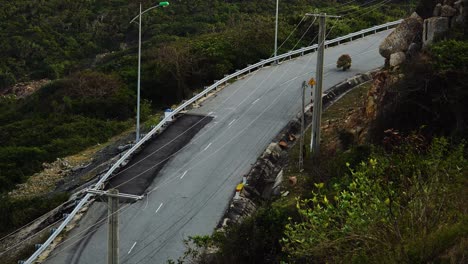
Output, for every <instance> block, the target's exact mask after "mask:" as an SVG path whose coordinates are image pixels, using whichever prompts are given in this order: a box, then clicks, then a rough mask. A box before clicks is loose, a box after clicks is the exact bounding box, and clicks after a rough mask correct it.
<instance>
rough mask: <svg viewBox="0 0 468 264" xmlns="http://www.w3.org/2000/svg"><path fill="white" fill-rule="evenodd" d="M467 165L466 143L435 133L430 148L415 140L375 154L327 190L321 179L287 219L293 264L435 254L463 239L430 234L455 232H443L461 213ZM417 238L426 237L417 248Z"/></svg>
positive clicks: (288, 247)
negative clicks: (452, 144) (441, 240)
mask: <svg viewBox="0 0 468 264" xmlns="http://www.w3.org/2000/svg"><path fill="white" fill-rule="evenodd" d="M467 165H468V163H467V160H466V158H465V157H464V146H463V145H460V146H458V147H454V148H451V147H450V146H449V144H448V142H447V140H445V139H435V140H434V141H433V143H432V145H431V147H430V148H429V149H428V151H427V153H425V154H422V153H420V151H419V150H415V149H413V148H412V147H411V146H408V147H407V148H405V151H401V152H400V151H398V152H392V153H383V152H382V153H376V152H374V153H373V154H372V155H371V158H370V159H368V161H367V162H362V163H361V164H360V165H359V166H357V167H356V169H350V174H349V175H348V176H346V177H345V179H344V180H340V181H336V182H334V183H333V184H332V185H331V186H330V187H328V188H324V187H322V186H323V185H321V184H317V185H316V188H315V190H314V191H313V192H312V197H311V198H306V199H298V201H297V209H298V212H299V214H300V215H301V218H300V219H301V220H300V221H290V222H289V223H288V224H287V225H286V229H285V237H284V238H283V239H282V246H283V248H282V249H283V252H284V253H285V254H287V255H288V256H289V260H290V261H292V262H294V263H296V262H297V263H302V262H304V263H310V262H335V263H336V262H343V261H347V260H351V259H353V260H355V261H356V262H357V263H359V262H361V261H363V260H366V261H369V262H372V263H378V262H382V261H383V260H385V262H401V261H403V262H408V261H409V262H411V263H413V261H411V260H414V259H415V257H416V258H422V259H426V260H427V259H432V257H434V256H433V255H430V253H429V252H432V253H431V254H436V255H437V254H438V253H437V252H439V253H441V252H445V250H446V249H447V248H449V247H450V246H451V245H453V244H455V243H457V242H456V241H457V240H454V241H452V243H451V244H444V245H442V244H440V243H439V244H438V242H437V240H436V239H433V238H431V237H434V236H435V237H441V235H443V236H445V237H446V239H452V238H453V237H454V235H455V233H456V232H448V233H447V232H446V233H444V234H440V235H437V232H439V230H440V228H441V227H444V226H447V225H448V226H451V225H454V224H456V223H458V222H459V219H460V217H463V211H460V210H459V208H460V206H463V200H460V199H457V196H458V195H460V193H463V191H462V189H460V188H462V186H463V185H462V184H463V181H464V180H463V179H464V177H466V168H467ZM416 216H417V217H416ZM465 233H466V232H461V233H457V235H455V236H457V237H458V238H457V239H458V240H459V239H460V238H461V237H466V234H465ZM428 239H429V240H428ZM431 239H432V240H431ZM417 241H428V242H427V243H425V244H418V246H417V247H416V246H415V245H414V243H416V242H417ZM429 241H433V242H429ZM410 245H412V246H410ZM409 248H411V250H410V249H409ZM415 250H416V251H415ZM423 262H425V261H424V260H423Z"/></svg>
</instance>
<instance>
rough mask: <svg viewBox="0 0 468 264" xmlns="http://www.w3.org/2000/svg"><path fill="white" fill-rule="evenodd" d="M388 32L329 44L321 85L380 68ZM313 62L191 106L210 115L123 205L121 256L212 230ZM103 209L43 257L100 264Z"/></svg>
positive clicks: (145, 259) (286, 65)
mask: <svg viewBox="0 0 468 264" xmlns="http://www.w3.org/2000/svg"><path fill="white" fill-rule="evenodd" d="M390 32H391V31H390V30H387V31H383V32H380V33H377V34H375V35H371V36H367V37H365V38H363V39H358V40H355V41H353V42H349V43H346V44H342V45H339V46H336V47H331V48H328V49H327V50H326V54H325V65H326V68H325V79H324V88H325V89H327V88H329V87H331V86H332V85H334V84H337V83H339V82H341V81H343V80H345V79H346V78H349V77H352V76H354V75H356V74H357V73H363V72H367V71H369V70H373V69H376V68H378V67H381V66H382V65H383V62H384V59H383V58H382V57H381V56H380V55H379V53H378V46H379V43H380V42H381V41H382V40H383V38H385V37H386V36H387V35H388V34H389V33H390ZM343 53H347V54H349V55H351V57H352V59H353V65H352V67H351V70H349V71H346V72H343V71H338V70H337V69H336V68H335V62H336V60H337V58H338V57H339V56H340V55H341V54H343ZM315 63H316V54H310V55H306V56H303V57H300V58H297V59H294V60H291V61H286V62H283V63H281V64H280V65H279V66H271V67H265V68H263V69H260V70H259V71H257V72H255V73H254V74H251V75H249V76H246V77H245V78H243V79H242V80H238V81H237V82H235V83H233V84H231V85H229V86H227V87H226V88H225V89H223V90H222V91H220V92H218V93H217V95H216V96H213V97H212V98H209V99H208V100H206V101H205V102H204V103H203V105H202V106H201V107H200V108H198V109H195V110H192V111H190V113H193V114H197V115H209V116H211V117H213V120H212V121H211V122H209V123H208V124H207V125H206V126H204V127H203V128H201V130H199V131H198V133H197V134H196V135H195V137H194V138H192V139H191V141H190V142H189V143H188V144H187V145H185V147H183V148H182V149H180V150H179V151H178V152H176V153H175V155H174V156H173V157H172V158H171V159H170V160H169V161H168V162H167V163H166V165H165V166H164V167H163V168H162V170H161V171H160V172H159V173H158V175H157V177H156V178H155V179H154V180H153V182H152V183H151V185H150V186H149V187H148V189H147V192H149V194H148V195H147V196H146V198H145V199H144V200H142V201H139V202H136V203H133V204H126V205H123V206H122V209H121V213H120V240H121V244H120V261H121V263H166V261H167V259H169V258H171V259H177V258H178V257H179V256H181V255H182V254H183V252H184V249H185V248H184V244H183V240H184V239H186V238H187V237H188V236H192V235H206V234H211V233H212V232H213V230H214V228H215V227H216V225H217V223H218V222H219V221H220V218H221V217H222V215H223V213H224V211H225V209H226V207H227V206H228V203H229V200H230V199H231V197H232V195H233V192H234V188H235V186H236V185H237V184H238V183H239V182H240V181H241V179H242V175H244V174H245V173H247V172H248V171H249V169H250V168H251V164H252V163H254V162H255V160H256V159H257V157H258V156H259V155H260V154H261V153H262V152H263V151H264V150H265V148H266V147H267V146H268V144H269V143H270V142H271V140H272V139H273V138H274V137H275V136H276V135H277V134H278V133H279V132H280V131H281V129H282V128H284V127H285V125H286V124H287V123H288V122H289V121H290V120H291V119H292V118H293V116H295V115H296V114H297V113H298V112H299V111H300V105H301V100H300V96H301V83H302V81H304V80H308V79H310V78H311V77H315ZM307 96H308V99H307V100H310V91H309V92H307ZM160 151H164V149H162V150H160ZM145 164H146V165H145V166H148V165H147V164H149V162H146V163H145ZM140 170H141V168H140ZM106 213H107V205H106V203H101V202H95V203H93V204H92V206H91V207H90V208H89V210H88V212H87V213H86V214H85V215H84V217H83V219H81V221H80V224H79V226H78V227H76V228H74V229H73V230H72V231H71V232H70V233H69V234H68V236H67V238H68V240H66V241H65V243H63V244H61V245H60V246H58V247H57V248H56V249H55V250H54V251H53V252H52V253H51V255H50V256H49V257H48V258H47V259H46V263H57V264H59V263H60V264H62V263H70V264H73V263H84V264H86V263H89V264H100V263H106V251H107V249H106V247H107V225H106V224H105V221H104V222H101V224H98V225H95V224H96V223H98V221H99V220H100V219H105V216H106ZM93 225H95V226H93ZM89 227H92V228H90V229H88V228H89Z"/></svg>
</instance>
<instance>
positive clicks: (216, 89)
mask: <svg viewBox="0 0 468 264" xmlns="http://www.w3.org/2000/svg"><path fill="white" fill-rule="evenodd" d="M218 81H219V80H214V83H217V82H218ZM218 87H219V86H218V85H216V87H215V91H218Z"/></svg>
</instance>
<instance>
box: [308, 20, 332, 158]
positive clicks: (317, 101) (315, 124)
mask: <svg viewBox="0 0 468 264" xmlns="http://www.w3.org/2000/svg"><path fill="white" fill-rule="evenodd" d="M306 15H308V16H314V17H318V18H319V26H320V29H319V35H318V36H319V38H318V54H317V68H316V80H317V85H316V89H315V92H314V108H313V116H312V136H311V139H310V151H311V152H312V154H313V155H318V153H319V151H320V123H321V121H322V93H323V61H324V57H325V38H326V36H325V32H326V23H325V22H326V18H327V17H335V18H338V17H339V16H330V15H327V14H325V13H320V14H306Z"/></svg>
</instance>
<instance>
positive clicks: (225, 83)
mask: <svg viewBox="0 0 468 264" xmlns="http://www.w3.org/2000/svg"><path fill="white" fill-rule="evenodd" d="M228 76H229V74H224V78H226V77H228ZM227 84H228V81H227V80H226V81H225V82H224V85H227Z"/></svg>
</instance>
